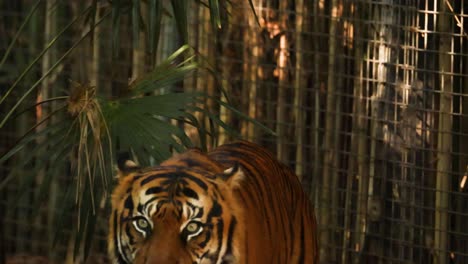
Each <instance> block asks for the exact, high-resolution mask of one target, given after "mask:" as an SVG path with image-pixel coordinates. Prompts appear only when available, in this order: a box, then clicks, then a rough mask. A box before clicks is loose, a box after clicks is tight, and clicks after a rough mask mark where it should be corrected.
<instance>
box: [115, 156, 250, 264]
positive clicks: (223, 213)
mask: <svg viewBox="0 0 468 264" xmlns="http://www.w3.org/2000/svg"><path fill="white" fill-rule="evenodd" d="M241 178H242V172H241V171H240V170H239V169H235V170H234V169H231V170H228V171H227V172H223V171H222V170H217V171H214V172H213V171H206V170H203V169H200V168H190V167H186V166H173V165H171V164H169V166H161V167H157V168H152V169H149V170H140V171H139V172H138V171H137V172H132V173H129V174H128V175H124V176H123V177H121V180H120V182H119V184H118V186H117V188H116V189H115V190H114V193H113V196H112V208H113V211H112V215H111V219H109V221H110V232H109V254H110V255H111V256H112V258H113V261H114V263H119V264H123V263H135V264H143V263H144V264H150V263H158V264H159V263H180V264H185V263H187V264H195V263H200V264H209V263H236V261H235V260H236V251H237V250H238V249H237V246H238V245H235V244H232V242H231V241H233V239H232V236H234V235H235V234H234V230H235V229H236V228H238V223H239V221H238V217H239V215H240V212H239V211H238V210H239V209H235V208H239V206H237V205H236V204H235V203H236V201H235V199H234V198H233V194H232V193H233V190H234V189H235V188H236V185H237V184H238V183H236V182H238V181H239V180H241Z"/></svg>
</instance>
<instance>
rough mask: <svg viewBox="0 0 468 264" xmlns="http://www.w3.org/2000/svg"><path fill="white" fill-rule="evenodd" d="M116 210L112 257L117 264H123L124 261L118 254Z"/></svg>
mask: <svg viewBox="0 0 468 264" xmlns="http://www.w3.org/2000/svg"><path fill="white" fill-rule="evenodd" d="M117 217H118V216H117V210H114V255H115V257H116V258H117V261H118V262H119V264H125V263H126V261H125V260H124V259H123V258H122V255H120V252H119V237H118V235H117V233H118V232H117V228H118V221H117V219H118V218H117Z"/></svg>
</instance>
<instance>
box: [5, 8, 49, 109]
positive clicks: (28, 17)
mask: <svg viewBox="0 0 468 264" xmlns="http://www.w3.org/2000/svg"><path fill="white" fill-rule="evenodd" d="M41 2H42V0H39V1H37V2H36V3H35V4H34V5H33V7H32V8H31V11H29V13H28V15H27V16H26V18H25V19H24V21H23V23H22V24H21V26H20V28H19V29H18V30H17V31H16V33H15V36H14V37H13V39H12V40H11V42H10V45H8V48H7V50H6V51H5V54H3V58H2V60H1V61H0V69H1V68H3V64H4V63H5V61H6V59H7V58H8V56H9V55H10V53H11V49H12V48H13V47H14V46H15V43H16V41H17V40H18V39H19V36H20V35H21V33H22V32H23V30H24V27H25V26H26V25H27V24H28V22H29V20H30V19H31V18H32V16H33V15H34V13H36V10H37V9H38V8H39V4H40V3H41ZM5 96H6V95H5ZM5 96H4V97H5ZM1 101H3V99H2V100H1ZM1 101H0V104H1Z"/></svg>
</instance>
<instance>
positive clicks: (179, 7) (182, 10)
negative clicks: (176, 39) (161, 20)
mask: <svg viewBox="0 0 468 264" xmlns="http://www.w3.org/2000/svg"><path fill="white" fill-rule="evenodd" d="M171 4H172V10H173V11H174V19H175V22H176V24H177V29H178V30H179V34H180V36H181V38H182V42H183V43H184V44H188V31H187V28H188V24H187V5H188V3H187V0H171Z"/></svg>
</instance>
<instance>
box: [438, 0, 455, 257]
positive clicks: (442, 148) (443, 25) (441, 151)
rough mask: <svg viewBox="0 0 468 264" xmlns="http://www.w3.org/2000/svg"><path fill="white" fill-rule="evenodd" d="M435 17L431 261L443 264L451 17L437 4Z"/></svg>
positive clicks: (449, 139)
mask: <svg viewBox="0 0 468 264" xmlns="http://www.w3.org/2000/svg"><path fill="white" fill-rule="evenodd" d="M438 9H439V15H438V19H437V32H439V33H440V35H439V53H438V54H439V72H440V82H439V85H440V99H439V100H440V104H439V107H440V109H439V127H438V135H437V165H436V166H437V167H436V168H437V173H436V197H435V227H434V228H435V235H434V247H435V250H436V252H435V259H434V262H435V263H437V264H445V263H448V262H447V259H448V258H447V256H448V252H447V250H448V248H447V245H448V231H449V230H448V229H449V222H448V210H449V191H450V172H451V163H452V160H451V152H452V135H451V134H450V133H451V130H452V116H451V110H452V92H453V91H452V89H453V88H452V86H453V78H452V76H451V73H452V71H453V68H452V59H453V58H452V55H450V52H451V51H452V40H451V37H450V36H449V35H448V33H450V32H451V30H450V28H451V26H450V20H451V17H450V15H449V14H448V10H447V9H446V3H445V1H438Z"/></svg>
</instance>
